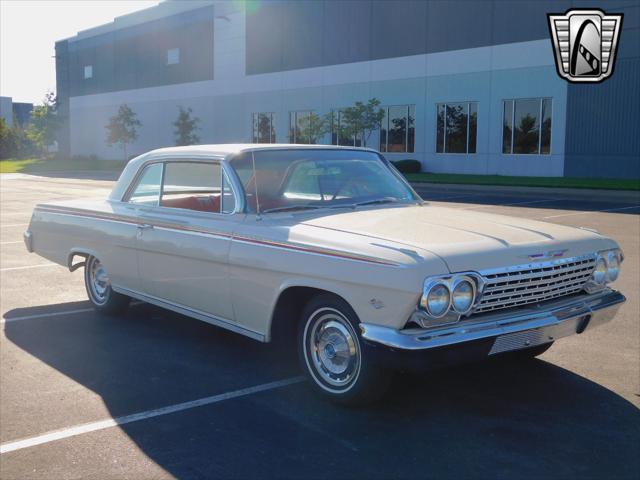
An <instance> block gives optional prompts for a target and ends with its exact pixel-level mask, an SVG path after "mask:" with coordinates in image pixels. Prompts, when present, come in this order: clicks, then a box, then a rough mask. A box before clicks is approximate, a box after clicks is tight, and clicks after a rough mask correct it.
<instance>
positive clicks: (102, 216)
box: [36, 206, 401, 267]
mask: <svg viewBox="0 0 640 480" xmlns="http://www.w3.org/2000/svg"><path fill="white" fill-rule="evenodd" d="M36 210H38V211H42V212H47V213H52V214H56V215H71V216H77V217H84V218H96V219H98V220H107V221H112V222H119V223H125V224H128V225H140V224H142V223H144V224H147V225H151V226H153V227H157V228H162V229H165V230H175V231H179V232H191V233H196V234H201V235H210V236H212V237H215V238H228V239H230V240H231V241H234V242H242V243H249V244H255V245H262V246H266V247H273V248H282V249H285V250H294V251H299V252H307V253H312V254H316V255H325V256H329V257H336V258H343V259H345V260H353V261H358V262H365V263H372V264H375V265H384V266H390V267H400V266H401V264H399V263H395V262H388V261H385V260H380V259H377V258H373V257H369V256H365V255H358V254H355V253H344V252H340V251H337V250H331V249H327V248H319V247H308V246H306V245H300V244H296V243H292V242H278V241H275V240H267V239H262V238H257V237H249V236H241V235H235V234H231V233H228V232H222V231H218V230H210V229H202V228H195V227H191V226H188V225H177V224H175V223H169V222H161V221H157V220H153V221H151V220H150V219H148V218H145V219H144V220H143V219H136V218H134V217H128V216H124V215H118V214H112V213H106V212H92V211H88V210H77V209H72V208H66V207H64V208H60V207H49V206H36Z"/></svg>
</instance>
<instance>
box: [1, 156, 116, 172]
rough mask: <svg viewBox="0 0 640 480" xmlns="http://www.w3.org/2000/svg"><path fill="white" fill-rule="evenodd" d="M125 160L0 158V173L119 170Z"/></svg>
mask: <svg viewBox="0 0 640 480" xmlns="http://www.w3.org/2000/svg"><path fill="white" fill-rule="evenodd" d="M124 165H125V162H124V161H121V160H95V159H94V160H92V159H88V158H87V159H82V160H72V159H69V158H64V159H58V158H51V159H41V158H28V159H12V158H9V159H6V160H0V173H38V172H67V171H78V170H101V171H110V170H112V171H120V170H122V169H123V168H124Z"/></svg>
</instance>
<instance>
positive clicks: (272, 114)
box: [251, 112, 278, 144]
mask: <svg viewBox="0 0 640 480" xmlns="http://www.w3.org/2000/svg"><path fill="white" fill-rule="evenodd" d="M256 115H269V142H268V143H270V144H271V143H278V142H277V135H276V126H275V123H276V122H275V119H276V112H251V143H253V144H260V143H264V142H256V138H258V137H257V136H256V130H255V125H256Z"/></svg>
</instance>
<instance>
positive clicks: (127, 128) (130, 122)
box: [106, 103, 142, 160]
mask: <svg viewBox="0 0 640 480" xmlns="http://www.w3.org/2000/svg"><path fill="white" fill-rule="evenodd" d="M141 126H142V123H140V120H138V116H137V115H136V112H134V111H133V110H131V108H130V107H129V105H127V104H126V103H125V104H122V105H120V107H118V113H117V114H116V115H114V116H113V117H111V118H110V119H109V123H108V124H107V126H106V129H107V145H109V146H110V147H111V146H113V145H120V146H121V147H122V150H123V152H124V159H125V160H128V157H127V145H129V144H130V143H133V142H135V141H136V140H137V138H138V130H137V129H138V128H139V127H141Z"/></svg>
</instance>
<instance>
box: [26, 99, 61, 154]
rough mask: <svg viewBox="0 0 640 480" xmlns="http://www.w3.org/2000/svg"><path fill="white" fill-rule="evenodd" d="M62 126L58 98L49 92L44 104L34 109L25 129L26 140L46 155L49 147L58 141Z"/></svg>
mask: <svg viewBox="0 0 640 480" xmlns="http://www.w3.org/2000/svg"><path fill="white" fill-rule="evenodd" d="M60 124H61V119H60V117H59V116H58V101H57V98H56V96H55V94H54V93H53V92H47V93H46V95H45V98H44V100H43V101H42V104H41V105H36V106H35V107H33V111H32V112H31V118H30V120H29V124H28V125H27V127H26V129H25V134H26V138H27V139H28V140H29V141H30V142H31V143H32V144H33V146H34V147H35V148H36V149H37V150H38V151H39V152H40V153H46V152H47V147H48V146H49V145H51V144H53V143H54V142H55V141H56V134H57V132H58V129H59V128H60Z"/></svg>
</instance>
